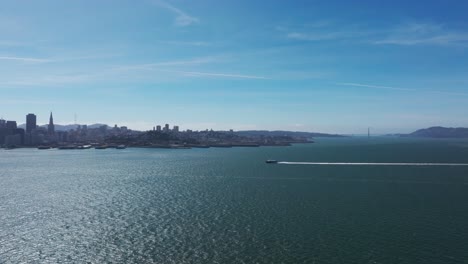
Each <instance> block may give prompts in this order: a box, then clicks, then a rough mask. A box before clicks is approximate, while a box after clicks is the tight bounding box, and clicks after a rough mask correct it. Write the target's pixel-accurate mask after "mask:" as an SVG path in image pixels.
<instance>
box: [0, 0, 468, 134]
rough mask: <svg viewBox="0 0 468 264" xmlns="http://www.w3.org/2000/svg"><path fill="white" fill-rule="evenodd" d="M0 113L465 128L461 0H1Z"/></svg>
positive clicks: (467, 71) (466, 35) (466, 47)
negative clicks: (50, 113)
mask: <svg viewBox="0 0 468 264" xmlns="http://www.w3.org/2000/svg"><path fill="white" fill-rule="evenodd" d="M0 4H1V9H0V116H3V118H5V119H7V120H17V121H18V122H19V123H23V122H25V116H26V114H27V113H35V114H36V115H37V116H38V122H39V123H41V124H42V123H46V122H47V121H48V116H49V111H51V110H52V111H53V113H54V118H55V122H56V123H59V124H69V123H73V122H74V115H75V113H76V115H77V121H78V123H89V124H90V123H107V124H110V125H113V124H118V125H127V126H130V127H131V128H134V129H142V130H144V129H150V128H152V127H153V126H155V125H156V124H165V123H169V124H171V125H173V124H177V125H180V127H181V129H187V128H189V129H205V128H213V129H230V128H233V129H235V130H241V129H285V130H301V131H320V132H332V133H366V132H367V127H372V130H373V131H374V132H375V133H398V132H410V131H412V130H415V129H417V128H423V127H428V126H434V125H443V126H468V54H467V52H468V18H467V17H466V14H467V13H468V2H467V1H454V0H445V1H431V0H426V1H407V0H405V1H402V0H395V1H371V0H367V1H337V0H327V1H312V0H310V1H301V0H297V1H279V0H278V1H263V0H236V1H219V0H199V1H198V0H192V1H188V0H138V1H135V0H128V1H120V0H100V1H94V0H86V1H85V0H83V1H78V0H77V1H61V0H56V1H50V0H43V1H26V0H12V1H10V0H0Z"/></svg>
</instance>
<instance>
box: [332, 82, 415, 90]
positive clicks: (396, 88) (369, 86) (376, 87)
mask: <svg viewBox="0 0 468 264" xmlns="http://www.w3.org/2000/svg"><path fill="white" fill-rule="evenodd" d="M337 84H338V85H342V86H353V87H364V88H374V89H384V90H397V91H416V89H410V88H400V87H393V86H382V85H372V84H362V83H337Z"/></svg>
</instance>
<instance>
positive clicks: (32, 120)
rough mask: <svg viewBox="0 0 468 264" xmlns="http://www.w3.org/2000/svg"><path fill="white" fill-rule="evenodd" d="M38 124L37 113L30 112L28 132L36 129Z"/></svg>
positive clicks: (27, 119) (27, 125)
mask: <svg viewBox="0 0 468 264" xmlns="http://www.w3.org/2000/svg"><path fill="white" fill-rule="evenodd" d="M36 126H37V124H36V115H35V114H28V115H27V116H26V133H31V132H32V131H33V130H34V129H36Z"/></svg>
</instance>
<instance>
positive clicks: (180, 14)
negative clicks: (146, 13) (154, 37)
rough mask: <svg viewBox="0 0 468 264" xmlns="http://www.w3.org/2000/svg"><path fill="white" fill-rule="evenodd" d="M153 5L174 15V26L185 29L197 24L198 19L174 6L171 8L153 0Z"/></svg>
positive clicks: (160, 1) (159, 0) (157, 0)
mask: <svg viewBox="0 0 468 264" xmlns="http://www.w3.org/2000/svg"><path fill="white" fill-rule="evenodd" d="M153 3H155V4H157V5H158V6H161V7H163V8H165V9H167V10H169V11H171V12H172V13H174V14H175V15H176V17H175V21H174V24H175V25H176V26H180V27H185V26H190V25H192V24H194V23H198V22H199V19H198V18H196V17H193V16H190V15H188V14H187V13H185V12H184V11H182V10H180V9H179V8H176V7H175V6H172V5H170V4H168V3H166V2H164V1H162V0H153Z"/></svg>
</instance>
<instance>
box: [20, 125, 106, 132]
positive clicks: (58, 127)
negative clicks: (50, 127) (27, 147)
mask: <svg viewBox="0 0 468 264" xmlns="http://www.w3.org/2000/svg"><path fill="white" fill-rule="evenodd" d="M104 125H105V124H92V125H88V128H98V127H100V126H104ZM54 126H55V131H70V130H72V129H76V128H77V127H78V126H80V125H59V124H55V125H54ZM81 126H82V125H81ZM18 127H19V128H24V129H26V124H21V125H19V126H18ZM39 127H44V128H47V125H42V126H39Z"/></svg>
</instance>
